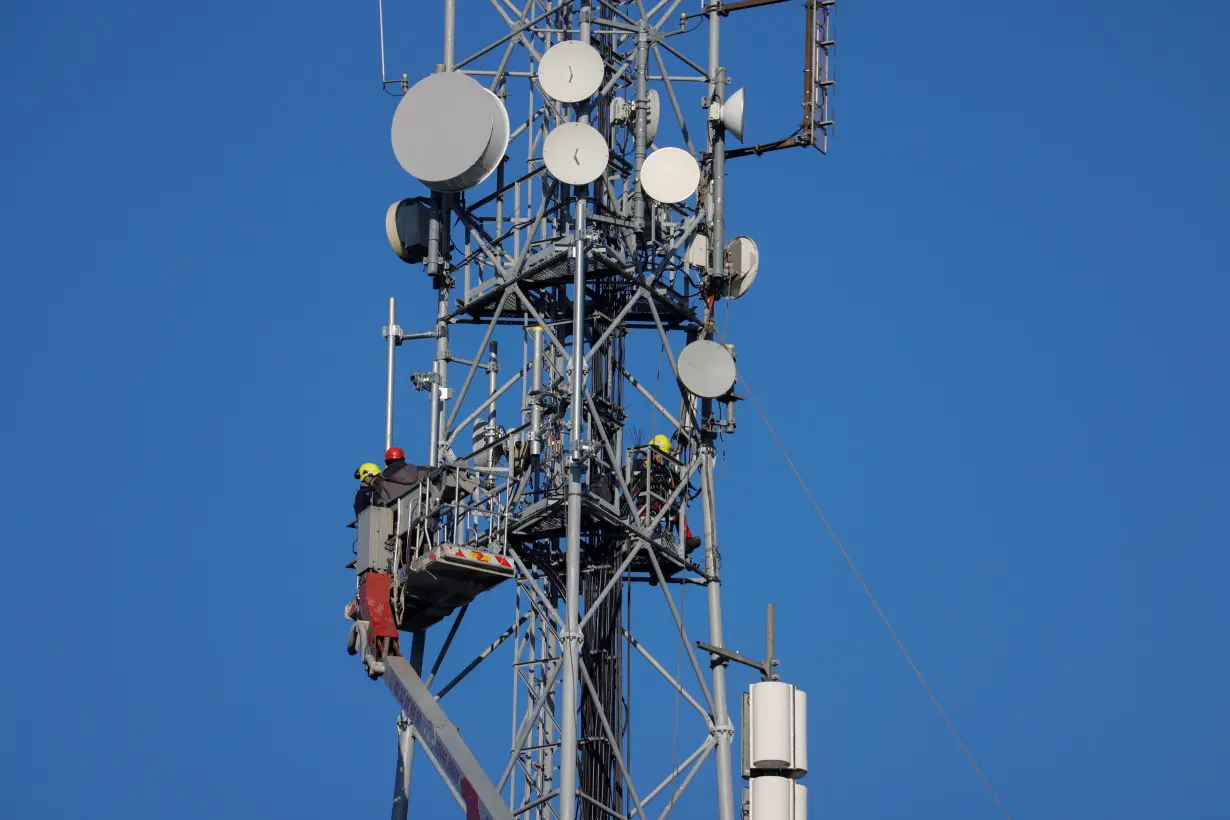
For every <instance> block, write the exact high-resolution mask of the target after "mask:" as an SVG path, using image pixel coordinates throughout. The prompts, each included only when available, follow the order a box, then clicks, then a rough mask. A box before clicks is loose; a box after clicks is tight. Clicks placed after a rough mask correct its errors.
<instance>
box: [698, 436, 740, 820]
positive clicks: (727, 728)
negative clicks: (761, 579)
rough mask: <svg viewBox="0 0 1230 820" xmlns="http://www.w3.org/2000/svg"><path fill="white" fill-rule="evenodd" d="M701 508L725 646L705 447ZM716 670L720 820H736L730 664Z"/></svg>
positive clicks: (715, 612)
mask: <svg viewBox="0 0 1230 820" xmlns="http://www.w3.org/2000/svg"><path fill="white" fill-rule="evenodd" d="M702 447H703V449H702V450H701V453H700V457H701V459H702V460H703V464H702V465H701V477H700V487H701V499H702V503H701V507H702V512H703V514H704V520H705V574H706V575H708V576H709V579H710V581H709V584H708V586H707V587H706V592H707V593H708V596H709V643H711V644H713V645H714V646H725V644H724V643H723V642H722V640H723V639H722V582H721V581H720V580H719V578H718V544H717V522H716V520H715V518H716V510H717V505H716V503H715V499H714V497H713V450H712V448H711V446H710V445H702ZM712 666H713V722H714V725H715V729H714V734H715V735H716V736H717V768H718V777H717V787H718V817H719V820H733V819H734V784H733V783H732V782H731V779H730V778H731V774H730V772H731V769H730V762H731V752H730V747H731V744H732V741H733V740H734V726H733V725H731V722H730V716H729V715H728V714H727V712H726V663H725V662H724V661H723V662H721V663H715V664H713V665H712Z"/></svg>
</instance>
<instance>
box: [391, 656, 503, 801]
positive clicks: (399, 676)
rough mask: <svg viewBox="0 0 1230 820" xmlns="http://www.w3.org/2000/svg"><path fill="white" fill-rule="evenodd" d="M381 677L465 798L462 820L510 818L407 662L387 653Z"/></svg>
mask: <svg viewBox="0 0 1230 820" xmlns="http://www.w3.org/2000/svg"><path fill="white" fill-rule="evenodd" d="M382 677H383V678H384V683H385V685H386V686H388V687H389V691H390V692H392V693H393V697H395V698H397V702H398V704H400V705H401V708H402V711H403V712H405V714H406V719H407V720H409V721H410V723H411V724H412V725H413V726H414V728H415V730H416V731H417V732H418V735H419V739H420V741H421V742H422V743H424V744H426V745H427V748H429V749H430V750H431V751H432V753H433V754H434V755H435V756H436V759H437V760H438V761H439V762H440V768H441V769H443V770H444V774H445V776H446V777H448V779H449V780H450V781H452V784H453V786H455V787H456V789H457V792H458V793H459V794H460V795H461V797H462V799H463V800H464V801H465V804H466V820H513V815H512V811H510V810H509V808H508V806H506V805H505V804H504V801H503V800H502V799H501V798H500V793H499V791H498V790H497V789H496V787H495V784H493V783H492V782H491V779H490V778H488V777H487V774H486V772H484V771H483V768H482V766H480V765H479V763H478V760H477V759H476V758H475V757H474V754H473V753H472V752H471V751H470V748H469V747H468V746H466V744H465V742H464V741H462V739H461V734H460V733H459V732H458V731H457V727H456V726H454V725H453V723H452V721H450V720H449V719H448V715H446V714H445V713H444V709H442V708H441V707H440V704H439V703H438V702H437V701H436V699H435V697H434V696H433V695H432V694H431V690H430V689H428V688H427V685H426V684H424V683H423V681H422V679H421V678H419V676H418V674H417V673H416V672H415V671H414V668H413V667H412V666H410V663H409V662H408V661H407V660H406V659H405V658H403V657H401V656H400V655H390V656H388V657H386V658H385V672H384V675H383V676H382Z"/></svg>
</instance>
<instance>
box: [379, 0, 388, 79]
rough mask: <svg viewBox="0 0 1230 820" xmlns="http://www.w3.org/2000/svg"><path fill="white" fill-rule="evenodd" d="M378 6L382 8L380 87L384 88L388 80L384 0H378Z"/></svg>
mask: <svg viewBox="0 0 1230 820" xmlns="http://www.w3.org/2000/svg"><path fill="white" fill-rule="evenodd" d="M376 6H377V8H379V9H380V87H381V88H384V84H385V83H386V82H388V76H387V75H386V72H385V70H384V0H376Z"/></svg>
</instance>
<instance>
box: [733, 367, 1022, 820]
mask: <svg viewBox="0 0 1230 820" xmlns="http://www.w3.org/2000/svg"><path fill="white" fill-rule="evenodd" d="M739 381H740V382H742V383H743V389H744V390H745V391H747V397H748V398H749V399H750V400H751V402H752V406H753V407H755V408H756V412H757V413H759V414H760V420H761V421H763V422H764V426H765V427H767V428H768V430H769V435H771V436H773V440H774V441H775V442H776V443H777V448H778V449H779V450H781V452H782V456H783V457H784V458H785V459H786V463H787V464H789V465H790V469H791V471H793V472H794V477H795V478H797V479H798V480H799V486H801V487H802V488H803V492H804V493H806V494H807V498H808V500H809V501H811V505H812V506H813V507H814V508H815V509H816V514H817V515H819V516H820V520H821V521H823V522H824V527H825V529H827V530H828V531H829V535H831V536H832V537H833V543H835V544H836V545H837V549H839V550H841V557H842V558H844V559H846V564H847V565H849V567H850V571H851V572H853V573H854V577H855V578H857V579H858V582H859V585H860V586H862V588H863V592H865V593H867V599H868V600H870V601H871V605H872V606H874V607H875V610H876V614H877V615H879V616H880V620H881V621H883V622H884V626H885V627H886V628H887V629H888V634H890V635H892V636H893V640H894V641H896V642H897V648H898V649H900V650H901V654H902V656H904V657H905V660H906V662H907V663H908V664H909V665H910V668H911V669H913V670H914V675H915V677H917V678H918V682H919V683H920V684H922V688H923V691H925V692H926V693H927V697H929V698H931V703H932V704H933V705H934V706H935V710H936V711H937V712H939V713H940V717H941V718H943V719H944V725H946V726H947V727H948V731H950V732H952V736H953V737H954V738H955V739H956V741H957V745H959V746H960V747H961V751H962V752H964V753H965V757H966V758H967V759H968V760H969V763H970V765H971V766H973V767H974V771H975V772H977V773H978V778H979V779H980V780H981V781H982V785H984V786H986V789H987V791H988V792H989V793H990V794H991V799H992V800H994V801H995V805H997V806H999V810H1000V811H1001V812H1003V815H1004V817H1005V818H1007V819H1008V820H1012V816H1011V815H1010V814H1008V810H1007V809H1006V808H1004V804H1003V802H1002V801H1001V800H1000V799H999V795H998V794H996V793H995V789H994V788H992V787H991V781H989V780H988V779H987V776H986V775H985V774H983V773H982V768H981V767H980V766H979V765H978V761H976V760H974V755H973V754H972V753H971V752H970V750H969V747H968V746H966V745H965V741H964V740H962V739H961V735H960V734H958V733H957V727H955V726H953V725H952V721H951V720H949V718H948V713H947V712H945V711H944V707H942V706H940V702H939V700H938V699H937V698H936V697H935V693H934V692H932V691H931V687H930V686H928V685H927V680H926V678H924V677H923V673H922V671H921V670H919V668H918V664H916V663H914V659H913V658H912V657H910V653H909V652H908V651H907V650H906V648H905V644H904V643H902V641H901V637H900V636H899V635H897V630H895V629H893V625H892V624H891V623H889V620H888V616H887V615H885V614H884V610H883V609H882V608H881V607H880V602H879V601H877V600H876V596H874V595H872V594H871V588H870V587H869V586H867V582H866V581H864V580H863V576H862V573H860V572H859V571H858V568H857V567H855V566H854V561H853V559H851V558H850V553H848V552H846V548H845V545H843V544H842V543H841V539H840V538H838V537H837V533H836V532H835V531H834V530H833V526H832V525H831V524H829V520H828V517H827V516H825V514H824V511H823V510H822V509H820V504H819V503H818V502H817V501H816V497H815V496H813V495H812V494H811V489H809V488H808V486H807V482H806V481H804V480H803V475H802V473H800V472H799V468H798V467H795V466H794V460H793V459H792V458H790V454H789V453H788V452H786V445H785V444H783V443H782V440H781V437H779V436H778V435H777V431H776V430H774V429H773V425H772V424H770V423H769V418H768V416H766V415H765V413H764V410H763V409H761V407H760V402H758V401H756V396H755V395H753V393H752V388H750V387H748V384H747V381H746V380H745V379H744V378H743V376H741V375H740V376H739Z"/></svg>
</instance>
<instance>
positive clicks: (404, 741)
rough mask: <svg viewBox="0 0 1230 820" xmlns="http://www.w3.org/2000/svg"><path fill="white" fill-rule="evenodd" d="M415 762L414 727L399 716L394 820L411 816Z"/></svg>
mask: <svg viewBox="0 0 1230 820" xmlns="http://www.w3.org/2000/svg"><path fill="white" fill-rule="evenodd" d="M413 762H414V727H413V726H411V725H410V722H409V721H407V720H406V719H405V718H404V717H402V716H401V715H400V714H399V715H398V716H397V773H396V776H395V778H396V779H395V781H394V784H393V815H392V820H407V818H408V817H409V814H410V772H411V768H410V765H408V764H412V763H413Z"/></svg>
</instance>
